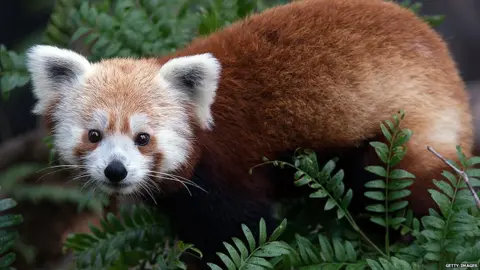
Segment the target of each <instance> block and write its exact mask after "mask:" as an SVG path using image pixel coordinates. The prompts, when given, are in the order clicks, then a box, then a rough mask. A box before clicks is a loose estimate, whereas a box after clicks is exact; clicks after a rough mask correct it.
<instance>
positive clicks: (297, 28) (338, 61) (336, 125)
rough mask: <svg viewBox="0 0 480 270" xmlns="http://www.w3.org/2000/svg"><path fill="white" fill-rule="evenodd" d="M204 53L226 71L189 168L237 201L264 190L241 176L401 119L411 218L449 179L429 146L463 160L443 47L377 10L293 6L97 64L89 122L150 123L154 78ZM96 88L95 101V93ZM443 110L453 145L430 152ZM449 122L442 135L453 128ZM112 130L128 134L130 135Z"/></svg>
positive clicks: (459, 97)
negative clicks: (204, 166) (265, 160)
mask: <svg viewBox="0 0 480 270" xmlns="http://www.w3.org/2000/svg"><path fill="white" fill-rule="evenodd" d="M206 52H210V53H212V54H213V55H214V56H215V57H216V58H217V59H218V60H219V61H220V63H221V65H222V73H221V79H220V83H219V89H218V93H217V97H216V100H215V103H214V104H213V107H212V111H213V116H214V121H215V128H214V131H213V132H203V131H199V132H197V138H198V141H199V142H200V143H197V144H196V145H197V146H196V147H195V148H196V151H194V153H192V155H193V154H194V157H192V158H191V159H190V160H189V161H190V164H195V163H196V161H197V160H198V159H199V158H200V157H201V156H203V158H207V157H208V158H209V159H210V160H211V161H212V162H211V166H212V168H215V171H216V172H217V173H218V175H222V176H223V177H221V178H220V179H225V178H228V177H229V176H234V179H243V180H242V181H240V182H233V183H232V182H229V183H219V184H222V185H226V186H227V187H226V188H231V189H233V190H235V191H236V192H240V190H244V192H247V193H249V192H253V193H255V194H256V195H253V194H252V196H260V195H261V196H264V195H266V194H265V192H266V191H267V190H271V186H270V182H269V181H265V179H262V176H261V175H257V176H255V175H254V176H253V177H250V176H249V175H248V173H247V172H248V169H249V168H250V167H252V166H253V165H255V164H257V163H258V162H259V160H260V158H261V157H262V156H268V157H275V156H276V155H278V154H280V153H282V152H283V151H285V150H286V149H295V148H296V147H308V148H313V149H315V150H318V151H320V152H321V150H322V149H325V148H327V147H328V148H337V147H339V148H342V147H347V146H355V145H358V144H360V142H361V141H364V140H365V139H368V138H372V137H373V136H375V135H377V134H379V123H380V121H382V120H385V119H389V118H390V117H391V115H392V114H394V113H395V112H396V111H397V110H399V109H404V110H405V111H406V114H407V116H406V119H405V120H404V122H403V126H404V127H408V128H410V129H412V130H413V132H414V136H413V138H412V140H411V141H410V142H409V143H408V145H407V146H408V154H407V156H406V157H405V160H404V161H403V163H402V164H401V167H403V168H406V169H408V170H409V171H411V172H412V173H414V174H415V175H416V176H417V181H416V183H415V185H414V187H413V188H412V192H413V194H412V196H411V197H412V198H414V200H413V201H412V205H413V206H414V207H415V209H416V210H417V212H419V213H425V212H426V210H427V207H429V206H432V204H431V200H429V197H430V196H429V194H428V193H427V192H426V189H427V188H431V187H432V183H431V179H432V178H438V177H440V174H439V173H440V172H441V171H442V170H443V169H447V167H445V165H444V164H443V163H442V162H441V161H440V160H439V159H437V158H436V157H435V156H433V155H432V154H431V153H429V152H428V151H427V150H426V145H432V146H433V147H434V148H435V149H436V150H438V151H439V152H441V153H442V154H443V155H445V156H446V157H448V158H451V159H455V145H456V144H460V145H461V146H462V147H463V149H464V151H465V153H466V154H467V155H469V154H470V151H471V148H472V143H473V138H472V136H473V135H472V130H473V129H472V120H471V115H470V110H469V105H468V98H467V94H466V92H465V90H464V84H463V82H462V81H461V79H460V77H459V75H458V72H457V69H456V66H455V63H454V62H453V61H452V58H451V57H450V54H449V52H448V49H447V47H446V45H445V43H444V42H443V41H442V39H441V38H440V37H439V36H438V35H437V34H436V33H435V32H434V31H433V30H432V29H430V28H429V27H428V25H427V24H425V23H424V22H422V21H421V20H420V19H419V18H417V17H416V16H415V15H414V14H413V13H411V12H410V11H408V10H406V9H403V8H400V7H398V6H396V5H395V4H393V3H387V2H384V1H381V0H335V1H330V0H304V1H296V2H294V3H291V4H289V5H286V6H280V7H277V8H273V9H270V10H268V11H266V12H264V13H262V14H259V15H254V16H251V17H250V18H248V19H246V20H244V21H240V22H237V23H234V24H233V25H231V26H230V27H228V28H226V29H224V30H222V31H218V32H216V33H214V34H212V35H210V36H208V37H205V38H198V39H196V40H195V41H193V42H192V44H191V45H189V46H188V47H186V48H185V49H182V50H179V51H178V52H177V53H175V54H173V55H170V56H167V57H162V58H159V59H158V60H157V61H155V60H147V59H145V60H143V61H138V60H134V59H109V60H104V61H102V62H100V64H101V65H102V68H101V69H100V70H101V74H96V75H95V76H93V77H92V78H90V80H89V81H88V82H87V85H88V86H89V89H85V92H84V94H85V97H84V98H83V102H84V104H85V107H84V109H85V115H86V116H88V115H90V113H91V112H92V111H93V110H94V109H98V108H105V109H109V110H112V111H111V112H110V113H111V116H114V117H111V118H110V119H118V117H119V116H121V119H127V118H128V116H129V115H131V114H132V113H133V112H136V113H138V112H142V113H146V114H147V115H149V116H152V115H150V111H149V110H148V108H149V107H151V106H153V105H156V106H162V104H160V103H161V102H164V99H162V98H161V97H160V96H159V98H158V99H155V100H152V99H151V97H152V94H151V93H149V92H148V91H153V90H150V89H153V88H152V80H153V76H155V74H156V72H157V71H158V68H159V67H160V66H161V65H162V64H164V63H165V62H166V61H168V60H169V59H171V58H173V57H177V56H187V55H194V54H199V53H206ZM133 78H135V79H133ZM98 88H101V89H102V94H101V95H98V94H95V93H96V92H97V91H96V89H98ZM89 93H91V94H89ZM124 101H128V102H124ZM120 103H121V105H120ZM169 105H170V104H164V105H163V106H169ZM447 108H450V109H451V110H452V111H453V112H455V113H456V114H457V115H456V116H457V117H458V119H455V120H453V119H452V122H455V121H457V122H458V125H459V127H458V132H457V133H458V139H457V140H452V141H451V142H449V143H437V142H435V141H433V140H431V139H429V136H431V135H433V134H434V133H435V132H436V130H433V123H434V121H435V120H436V119H438V118H441V117H444V118H445V117H449V116H448V115H446V114H447V113H449V112H452V111H444V110H446V109H447ZM152 117H153V116H152ZM46 119H51V118H50V117H49V114H48V113H47V114H46ZM156 120H158V121H161V119H156ZM125 121H126V120H125ZM445 123H446V126H445V128H448V123H449V120H446V121H445ZM110 124H114V123H112V122H111V123H110ZM116 124H117V125H118V124H121V126H123V128H120V129H121V130H122V131H123V132H127V129H126V127H128V125H126V124H125V123H123V125H122V123H116ZM49 125H50V126H51V125H52V123H50V122H49ZM117 128H118V127H117ZM110 129H113V126H111V127H110ZM200 145H203V146H205V147H200ZM201 148H203V149H201ZM90 149H92V146H90V145H88V146H79V150H77V151H78V153H83V152H84V151H85V150H90ZM147 152H150V151H147ZM157 156H160V155H157ZM157 164H159V162H157ZM187 167H188V168H193V166H187ZM182 171H183V173H182V174H185V176H188V175H191V170H188V169H184V170H182ZM169 184H174V183H169Z"/></svg>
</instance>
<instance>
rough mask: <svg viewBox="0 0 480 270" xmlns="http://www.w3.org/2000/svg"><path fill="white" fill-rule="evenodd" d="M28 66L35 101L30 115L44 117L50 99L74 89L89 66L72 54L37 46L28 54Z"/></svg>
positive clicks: (84, 60)
mask: <svg viewBox="0 0 480 270" xmlns="http://www.w3.org/2000/svg"><path fill="white" fill-rule="evenodd" d="M27 67H28V71H29V72H30V75H31V78H32V84H33V93H34V95H35V98H36V99H37V103H36V105H35V108H34V109H33V112H34V113H36V114H43V113H45V110H46V107H47V106H48V105H49V103H50V102H51V101H52V100H53V98H55V97H56V96H58V94H62V93H65V92H66V91H71V90H72V89H74V88H75V85H76V84H77V83H78V81H80V79H81V78H82V76H83V75H84V74H85V73H86V72H87V71H88V70H89V69H90V68H91V64H90V62H89V61H88V60H87V59H86V58H85V57H83V56H82V55H80V54H78V53H76V52H74V51H71V50H67V49H61V48H58V47H55V46H48V45H36V46H33V47H32V48H30V49H29V50H28V52H27Z"/></svg>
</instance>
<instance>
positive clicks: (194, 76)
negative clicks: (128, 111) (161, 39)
mask: <svg viewBox="0 0 480 270" xmlns="http://www.w3.org/2000/svg"><path fill="white" fill-rule="evenodd" d="M220 72H221V65H220V63H219V62H218V60H217V59H216V58H215V57H214V56H213V55H212V54H210V53H205V54H198V55H193V56H185V57H178V58H174V59H171V60H170V61H168V62H167V63H165V65H163V66H162V67H161V69H160V72H159V80H160V85H161V86H162V87H163V88H164V89H173V90H176V91H179V92H181V93H184V95H186V96H187V97H188V98H189V99H190V100H192V101H193V102H194V104H195V106H196V109H195V110H196V117H197V120H198V122H199V124H200V126H201V127H202V128H203V129H206V130H208V129H211V128H212V126H213V117H212V113H211V105H212V104H213V102H214V100H215V94H216V91H217V87H218V82H219V79H220Z"/></svg>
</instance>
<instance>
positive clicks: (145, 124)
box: [130, 113, 151, 134]
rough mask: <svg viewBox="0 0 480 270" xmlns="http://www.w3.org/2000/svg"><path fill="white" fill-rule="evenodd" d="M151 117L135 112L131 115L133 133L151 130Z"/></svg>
mask: <svg viewBox="0 0 480 270" xmlns="http://www.w3.org/2000/svg"><path fill="white" fill-rule="evenodd" d="M149 124H150V119H149V118H148V116H147V115H146V114H143V113H142V114H134V115H132V117H130V130H131V131H132V133H133V134H137V133H140V132H147V133H148V132H150V131H151V129H150V125H149Z"/></svg>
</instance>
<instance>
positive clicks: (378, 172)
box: [365, 166, 387, 177]
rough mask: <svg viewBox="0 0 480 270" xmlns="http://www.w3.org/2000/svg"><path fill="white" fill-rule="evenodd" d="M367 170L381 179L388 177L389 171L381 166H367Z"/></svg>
mask: <svg viewBox="0 0 480 270" xmlns="http://www.w3.org/2000/svg"><path fill="white" fill-rule="evenodd" d="M365 170H367V171H368V172H371V173H373V174H376V175H378V176H381V177H385V176H386V175H387V171H386V170H385V168H383V167H381V166H367V167H365Z"/></svg>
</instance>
